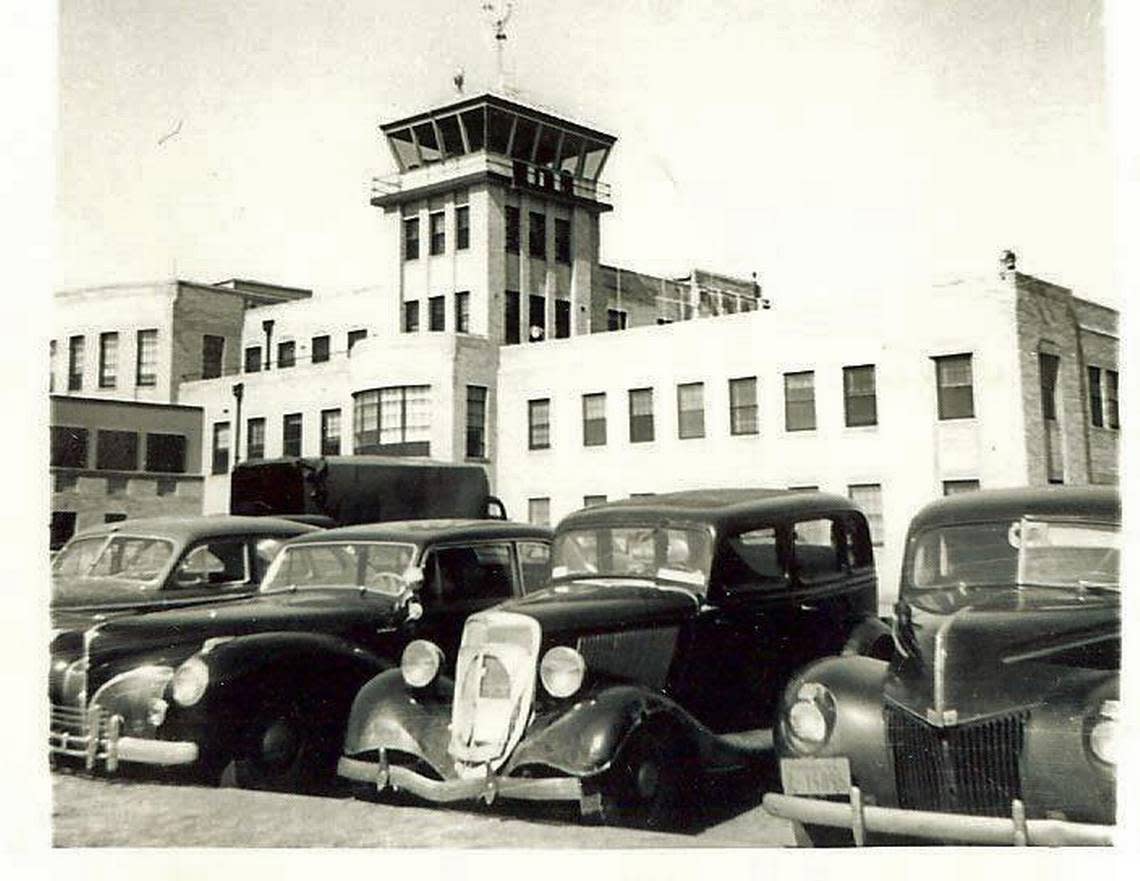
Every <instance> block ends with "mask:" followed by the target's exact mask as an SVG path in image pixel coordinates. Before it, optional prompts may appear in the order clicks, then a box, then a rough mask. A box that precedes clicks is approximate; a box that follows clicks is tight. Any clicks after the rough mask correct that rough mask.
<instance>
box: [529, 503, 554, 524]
mask: <svg viewBox="0 0 1140 881" xmlns="http://www.w3.org/2000/svg"><path fill="white" fill-rule="evenodd" d="M526 519H527V521H528V522H530V523H533V524H534V525H535V526H549V525H550V499H547V498H540V499H527V500H526Z"/></svg>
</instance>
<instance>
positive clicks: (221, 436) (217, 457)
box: [210, 422, 230, 474]
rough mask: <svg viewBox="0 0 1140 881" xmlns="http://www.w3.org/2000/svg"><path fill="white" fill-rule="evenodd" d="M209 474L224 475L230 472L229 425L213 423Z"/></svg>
mask: <svg viewBox="0 0 1140 881" xmlns="http://www.w3.org/2000/svg"><path fill="white" fill-rule="evenodd" d="M210 470H211V473H213V474H225V473H227V472H228V471H229V470H230V424H229V423H228V422H215V423H214V446H213V456H212V467H211V469H210Z"/></svg>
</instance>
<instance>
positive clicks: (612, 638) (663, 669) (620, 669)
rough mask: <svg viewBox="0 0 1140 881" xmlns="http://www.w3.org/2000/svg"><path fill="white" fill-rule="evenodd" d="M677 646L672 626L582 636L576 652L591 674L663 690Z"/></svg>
mask: <svg viewBox="0 0 1140 881" xmlns="http://www.w3.org/2000/svg"><path fill="white" fill-rule="evenodd" d="M676 645H677V628H676V627H658V628H654V629H651V630H624V631H619V632H617V633H601V634H590V635H588V636H583V637H581V638H580V639H579V640H578V651H579V652H580V653H581V655H582V658H583V659H584V660H585V661H586V669H587V670H589V671H590V672H591V673H595V674H603V675H608V676H615V677H618V678H621V679H627V680H632V681H633V682H641V683H644V684H645V685H648V686H650V687H652V688H663V687H664V686H665V678H666V676H667V675H668V673H669V665H670V664H671V663H672V662H673V654H674V651H675V648H676Z"/></svg>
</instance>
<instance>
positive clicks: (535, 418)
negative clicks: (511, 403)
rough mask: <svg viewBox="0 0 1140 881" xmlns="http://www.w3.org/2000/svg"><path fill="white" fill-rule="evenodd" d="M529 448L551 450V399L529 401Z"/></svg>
mask: <svg viewBox="0 0 1140 881" xmlns="http://www.w3.org/2000/svg"><path fill="white" fill-rule="evenodd" d="M527 447H528V448H529V449H531V450H548V449H550V398H539V399H538V400H534V401H527Z"/></svg>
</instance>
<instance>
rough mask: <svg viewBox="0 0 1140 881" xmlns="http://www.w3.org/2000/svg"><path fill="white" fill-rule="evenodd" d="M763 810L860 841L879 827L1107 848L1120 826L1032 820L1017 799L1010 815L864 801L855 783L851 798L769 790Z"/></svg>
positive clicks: (964, 840) (962, 840) (961, 840)
mask: <svg viewBox="0 0 1140 881" xmlns="http://www.w3.org/2000/svg"><path fill="white" fill-rule="evenodd" d="M764 810H766V811H767V812H768V813H769V814H771V815H772V816H774V817H781V818H783V819H785V820H791V821H792V822H794V823H809V824H812V825H816V826H832V827H835V828H838V829H850V830H851V832H852V836H853V838H854V843H855V844H856V845H862V844H863V843H864V835H865V833H867V832H878V833H883V834H888V835H901V836H906V837H909V838H928V839H931V840H936V841H944V842H952V843H956V844H987V845H1003V844H1005V845H1039V846H1045V847H1061V846H1072V847H1091V846H1101V847H1103V846H1109V845H1111V844H1112V843H1113V833H1114V831H1115V830H1114V827H1112V826H1100V825H1096V824H1093V823H1073V822H1070V821H1068V820H1030V819H1027V818H1026V816H1025V806H1024V804H1022V802H1021V801H1020V800H1018V799H1015V800H1014V801H1013V803H1012V805H1011V811H1010V816H1009V817H1008V818H1006V817H976V816H971V815H967V814H946V813H940V812H937V811H912V810H906V809H904V808H884V807H879V806H878V805H868V804H865V803H864V802H863V798H862V794H861V793H860V791H859V788H858V787H852V789H851V801H850V802H849V803H844V802H834V801H821V800H820V799H817V798H808V797H805V796H797V795H782V794H780V793H777V792H769V793H768V794H767V795H765V796H764Z"/></svg>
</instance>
